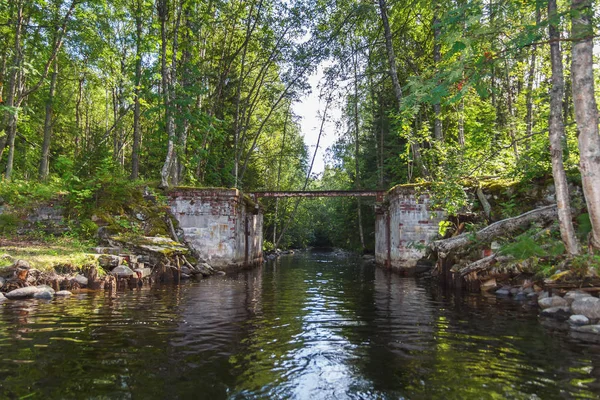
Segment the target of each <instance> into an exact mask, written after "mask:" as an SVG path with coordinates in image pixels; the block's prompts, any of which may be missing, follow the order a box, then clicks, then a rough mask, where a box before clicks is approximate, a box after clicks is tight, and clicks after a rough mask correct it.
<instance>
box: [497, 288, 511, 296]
mask: <svg viewBox="0 0 600 400" xmlns="http://www.w3.org/2000/svg"><path fill="white" fill-rule="evenodd" d="M496 295H498V296H510V289H504V288H502V289H498V290H496Z"/></svg>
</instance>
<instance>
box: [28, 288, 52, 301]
mask: <svg viewBox="0 0 600 400" xmlns="http://www.w3.org/2000/svg"><path fill="white" fill-rule="evenodd" d="M53 293H54V291H52V292H50V291H48V290H40V291H38V292H37V293H35V294H34V295H33V298H34V299H40V300H52V298H53V297H54V294H53Z"/></svg>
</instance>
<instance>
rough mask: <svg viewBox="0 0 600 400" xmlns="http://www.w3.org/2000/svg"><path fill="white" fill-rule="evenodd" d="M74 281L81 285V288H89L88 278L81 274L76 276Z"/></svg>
mask: <svg viewBox="0 0 600 400" xmlns="http://www.w3.org/2000/svg"><path fill="white" fill-rule="evenodd" d="M74 279H75V281H76V282H77V283H78V284H79V286H87V284H88V278H86V277H85V276H83V275H81V274H77V275H75V278H74Z"/></svg>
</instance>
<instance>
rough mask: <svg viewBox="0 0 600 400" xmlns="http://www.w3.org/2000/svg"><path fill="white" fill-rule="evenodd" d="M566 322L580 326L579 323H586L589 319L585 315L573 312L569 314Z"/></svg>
mask: <svg viewBox="0 0 600 400" xmlns="http://www.w3.org/2000/svg"><path fill="white" fill-rule="evenodd" d="M567 322H568V323H569V324H570V325H577V326H581V325H588V324H589V323H590V320H589V319H588V317H586V316H585V315H580V314H575V315H571V316H570V317H569V320H568V321H567Z"/></svg>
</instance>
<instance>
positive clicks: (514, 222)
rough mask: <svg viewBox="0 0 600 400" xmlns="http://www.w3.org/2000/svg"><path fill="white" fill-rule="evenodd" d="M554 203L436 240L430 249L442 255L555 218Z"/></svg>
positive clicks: (555, 209)
mask: <svg viewBox="0 0 600 400" xmlns="http://www.w3.org/2000/svg"><path fill="white" fill-rule="evenodd" d="M556 213H557V208H556V205H551V206H546V207H542V208H538V209H536V210H532V211H529V212H526V213H525V214H521V215H519V216H517V217H512V218H507V219H503V220H502V221H498V222H494V223H493V224H491V225H488V226H486V227H485V228H483V229H481V230H480V231H477V232H476V233H475V235H474V236H473V234H471V233H463V234H460V235H458V236H454V237H452V238H450V239H443V240H436V241H434V242H433V243H431V244H430V247H431V249H432V250H434V251H437V252H439V253H441V256H442V257H446V255H447V254H448V253H449V252H450V251H452V250H454V249H456V248H459V247H463V246H467V245H469V244H471V243H474V242H486V241H490V240H492V239H494V238H495V237H498V236H500V235H508V234H510V233H512V232H515V231H518V230H519V229H523V228H525V227H527V226H529V225H530V224H532V223H533V222H537V221H540V222H548V221H551V220H553V219H555V218H556Z"/></svg>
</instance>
